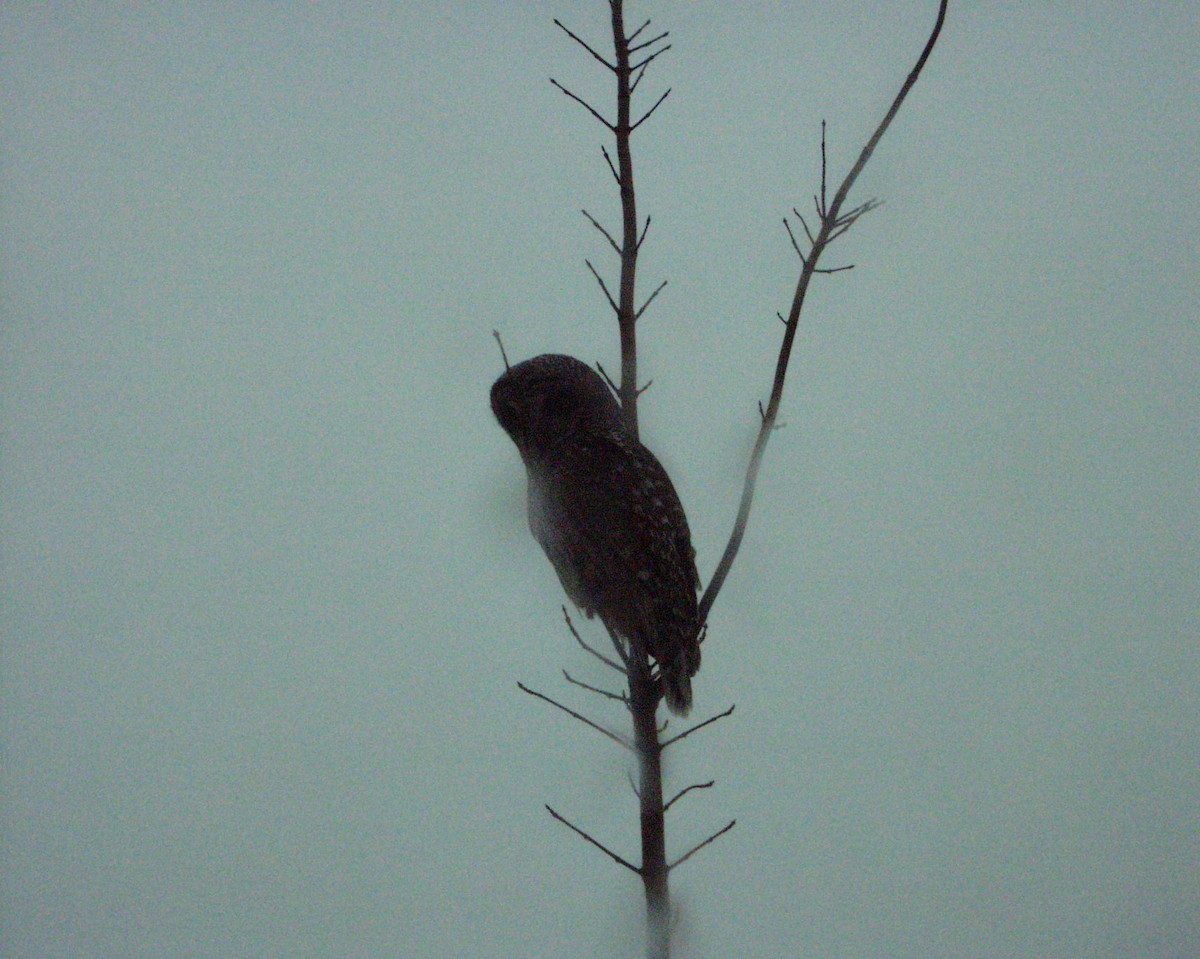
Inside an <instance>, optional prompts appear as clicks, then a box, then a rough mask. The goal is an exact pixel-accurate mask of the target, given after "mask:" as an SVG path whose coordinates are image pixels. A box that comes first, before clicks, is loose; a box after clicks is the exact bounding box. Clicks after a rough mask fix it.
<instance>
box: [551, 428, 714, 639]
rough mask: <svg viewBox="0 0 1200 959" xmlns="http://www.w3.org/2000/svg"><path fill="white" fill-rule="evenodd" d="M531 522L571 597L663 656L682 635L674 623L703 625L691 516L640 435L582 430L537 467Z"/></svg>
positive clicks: (617, 628)
mask: <svg viewBox="0 0 1200 959" xmlns="http://www.w3.org/2000/svg"><path fill="white" fill-rule="evenodd" d="M530 528H531V530H532V531H533V535H534V538H535V539H537V541H538V542H539V543H540V544H541V545H542V548H543V549H544V550H545V552H546V555H547V557H548V558H549V559H550V562H551V564H552V565H553V566H554V568H555V570H556V571H557V572H558V576H559V579H560V581H561V582H562V584H563V587H564V589H565V590H566V592H567V595H568V596H569V597H570V598H571V600H572V601H573V602H574V603H575V604H576V605H578V606H579V607H580V608H581V609H583V610H584V611H585V612H587V613H588V615H591V614H592V613H599V614H600V616H601V618H602V619H603V620H604V621H605V623H606V624H607V625H608V626H609V627H610V628H611V629H613V631H614V632H616V633H618V634H619V635H621V636H624V637H626V638H630V639H637V640H640V641H643V642H645V643H646V646H647V649H648V651H649V652H650V654H651V655H653V656H655V657H656V658H659V653H660V652H662V647H663V646H664V644H669V643H671V642H672V641H673V639H672V637H671V636H670V635H669V634H671V633H673V632H675V631H674V630H672V629H669V628H665V627H667V626H668V625H669V624H671V623H675V622H677V621H681V622H690V623H694V621H695V616H696V612H695V607H696V595H695V590H696V587H697V585H698V581H699V577H698V576H697V573H696V564H695V553H694V551H693V550H692V546H691V539H690V536H689V532H688V527H687V518H686V516H685V515H684V512H683V507H682V505H681V504H680V502H679V497H678V495H677V494H676V492H675V488H674V486H672V484H671V480H670V478H669V477H668V476H667V473H666V471H665V470H664V469H663V468H662V465H661V464H660V463H659V462H658V460H657V459H656V458H655V457H654V455H653V454H652V453H651V452H650V451H649V450H647V449H646V448H645V447H644V446H642V445H641V444H640V443H638V442H637V441H636V440H631V439H630V438H628V437H625V436H623V435H620V434H601V435H590V436H585V437H577V438H576V440H575V441H574V442H573V443H572V444H570V447H569V448H568V449H561V450H559V453H558V455H557V456H555V457H553V458H552V460H551V461H550V462H549V463H548V464H547V465H545V466H544V467H542V468H541V469H537V468H535V467H533V466H531V467H530ZM689 617H690V619H689Z"/></svg>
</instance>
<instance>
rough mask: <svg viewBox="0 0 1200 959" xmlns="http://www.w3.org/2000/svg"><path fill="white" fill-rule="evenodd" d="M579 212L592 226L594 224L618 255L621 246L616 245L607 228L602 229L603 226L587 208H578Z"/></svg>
mask: <svg viewBox="0 0 1200 959" xmlns="http://www.w3.org/2000/svg"><path fill="white" fill-rule="evenodd" d="M579 212H580V213H582V214H583V215H584V216H586V217H587V218H588V220H589V221H590V222H591V224H592V226H594V227H595V228H596V229H597V230H599V231H600V232H601V233H602V234H604V239H606V240H608V245H609V246H611V247H612V248H613V249H614V250H616V251H617V256H620V255H621V248H620V247H619V246H617V241H616V240H614V239H613V238H612V236H611V234H609V232H608V230H606V229H604V227H602V226H601V225H600V224H599V223H597V222H596V218H595V217H594V216H592V215H591V214H590V213H588V211H587V210H580V211H579Z"/></svg>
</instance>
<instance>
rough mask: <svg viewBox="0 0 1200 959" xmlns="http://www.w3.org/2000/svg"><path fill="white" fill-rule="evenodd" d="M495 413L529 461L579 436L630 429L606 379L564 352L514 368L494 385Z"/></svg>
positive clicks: (493, 404) (493, 401) (549, 354)
mask: <svg viewBox="0 0 1200 959" xmlns="http://www.w3.org/2000/svg"><path fill="white" fill-rule="evenodd" d="M492 412H493V413H495V414H496V419H497V420H499V421H500V425H501V426H502V427H504V431H505V432H506V433H508V435H509V436H510V437H512V441H513V442H514V443H516V444H517V449H518V450H520V452H521V455H522V456H523V457H526V458H528V457H530V456H533V457H537V456H539V455H544V454H546V453H548V452H550V451H552V450H553V449H554V448H555V447H557V446H558V445H559V444H560V443H563V442H565V441H568V440H570V439H571V438H572V437H575V436H579V435H585V434H596V433H608V432H612V431H614V430H622V429H624V426H623V423H622V419H621V408H620V407H619V406H618V405H617V401H616V398H615V397H614V396H613V394H612V391H611V390H610V389H609V388H608V384H606V383H605V382H604V380H603V379H601V378H600V374H598V373H597V372H596V371H595V370H593V369H592V368H591V367H590V366H588V365H587V364H586V363H583V362H581V361H580V360H577V359H575V357H573V356H564V355H562V354H560V353H546V354H543V355H542V356H535V357H534V358H533V359H531V360H526V361H525V362H524V363H518V364H517V365H516V366H512V367H509V369H508V370H507V371H505V373H504V375H503V376H501V377H500V379H498V380H496V382H495V383H494V384H493V385H492Z"/></svg>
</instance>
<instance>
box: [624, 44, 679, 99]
mask: <svg viewBox="0 0 1200 959" xmlns="http://www.w3.org/2000/svg"><path fill="white" fill-rule="evenodd" d="M665 36H666V34H665V33H664V34H663V37H665ZM658 39H659V40H661V39H662V37H659V38H658ZM650 42H651V43H653V42H654V41H653V40H652V41H650ZM644 46H645V44H643V45H642V46H639V47H636V48H631V49H630V51H629V52H630V53H633V51H634V49H637V50H641V49H643V47H644ZM670 49H671V44H669V43H668V44H667V45H666V46H665V47H663V48H662V49H661V50H655V51H654V52H653V53H652V54H650V56H648V57H646V59H645V60H641V61H639V62H638V63H633V64H630V66H629V69H630V71H633V70H641V71H642V73H645V72H646V67H648V66H649V65H650V63H651V61H653V60H655V59H656V58H658V57H661V56H662V55H663V54H664V53H666V52H667V51H668V50H670ZM630 92H632V91H630Z"/></svg>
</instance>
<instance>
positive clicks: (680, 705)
mask: <svg viewBox="0 0 1200 959" xmlns="http://www.w3.org/2000/svg"><path fill="white" fill-rule="evenodd" d="M699 668H700V644H699V643H697V642H695V641H693V642H690V643H685V644H683V646H682V648H681V649H679V650H678V651H677V652H676V654H675V658H674V659H672V660H671V661H670V662H666V663H660V664H659V675H660V676H661V677H662V688H663V698H665V699H666V701H667V709H669V710H671V712H673V713H674V714H675V715H676V716H686V715H687V714H688V710H689V709H691V708H692V677H693V676H695V675H696V671H697V670H698V669H699Z"/></svg>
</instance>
